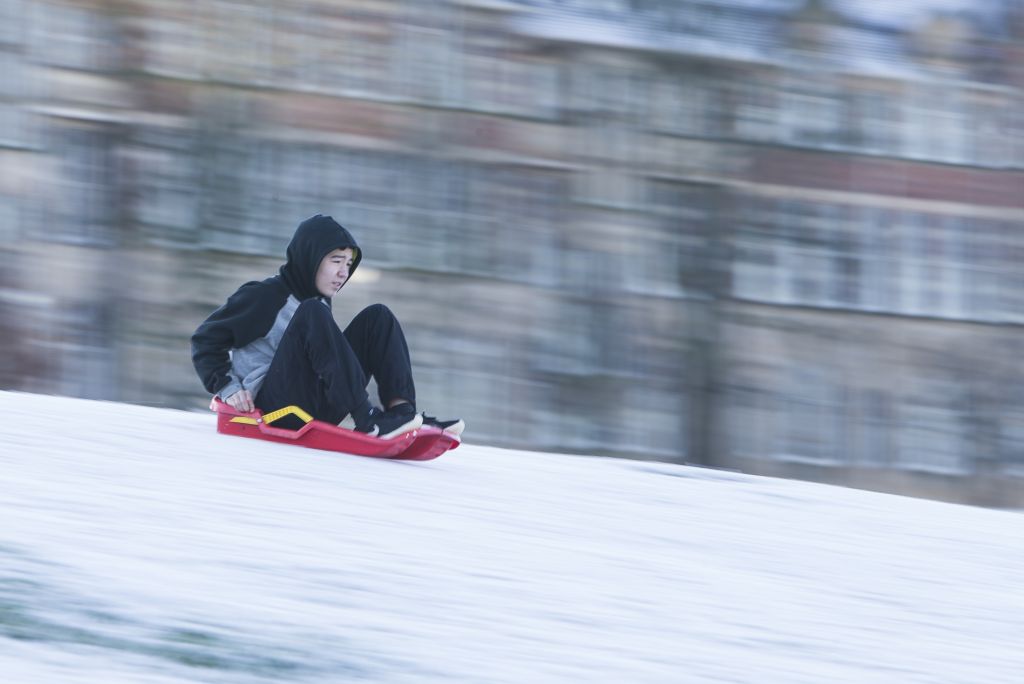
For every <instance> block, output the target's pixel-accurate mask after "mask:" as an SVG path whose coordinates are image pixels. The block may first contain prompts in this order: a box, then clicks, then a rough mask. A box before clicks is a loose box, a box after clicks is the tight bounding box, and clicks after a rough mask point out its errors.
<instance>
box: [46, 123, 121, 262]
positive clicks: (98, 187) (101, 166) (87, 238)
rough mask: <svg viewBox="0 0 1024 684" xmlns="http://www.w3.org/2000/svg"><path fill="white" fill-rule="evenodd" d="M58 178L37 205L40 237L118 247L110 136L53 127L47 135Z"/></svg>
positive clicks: (97, 131) (115, 175)
mask: <svg viewBox="0 0 1024 684" xmlns="http://www.w3.org/2000/svg"><path fill="white" fill-rule="evenodd" d="M50 139H51V148H52V149H51V154H52V158H53V159H54V161H55V163H56V169H57V170H56V177H55V180H54V183H53V184H52V185H51V186H50V187H49V188H48V189H47V192H46V193H45V194H44V195H43V196H40V197H38V199H39V200H40V202H41V206H40V213H41V214H42V216H43V221H44V222H43V223H42V225H44V226H46V230H45V231H44V232H42V233H41V234H40V235H39V237H41V238H43V239H47V240H55V241H59V242H70V243H74V244H85V245H97V246H108V245H112V244H114V243H115V242H116V232H115V228H116V226H115V222H116V210H117V190H118V183H119V174H118V172H117V171H118V169H117V165H116V163H115V156H114V140H115V137H114V134H113V133H112V132H110V131H107V130H104V129H99V128H54V129H52V130H51V132H50Z"/></svg>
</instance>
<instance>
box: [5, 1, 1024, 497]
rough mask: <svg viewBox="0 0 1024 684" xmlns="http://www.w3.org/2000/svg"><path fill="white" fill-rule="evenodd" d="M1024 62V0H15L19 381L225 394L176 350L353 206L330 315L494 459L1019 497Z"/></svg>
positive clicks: (13, 151) (179, 399) (12, 131)
mask: <svg viewBox="0 0 1024 684" xmlns="http://www.w3.org/2000/svg"><path fill="white" fill-rule="evenodd" d="M861 4H863V3H861ZM920 4H921V5H922V7H924V6H926V5H927V3H926V2H922V3H920ZM1022 39H1024V8H1022V6H1021V3H1020V2H1018V1H1017V0H990V1H988V2H983V3H976V4H974V5H973V6H971V7H970V8H969V9H967V10H965V11H961V12H946V13H943V12H938V11H926V10H924V9H922V10H921V11H918V12H915V13H912V14H909V15H906V16H904V17H886V16H878V15H874V16H873V15H870V14H865V13H863V12H857V11H854V10H852V9H848V8H847V7H846V6H845V5H844V3H842V2H838V1H837V2H829V1H826V0H806V1H804V0H757V1H755V0H707V1H700V2H697V1H695V2H672V1H668V0H578V1H575V2H574V1H559V2H555V1H554V0H551V1H548V0H532V1H525V0H524V1H516V2H513V1H504V0H447V1H438V0H432V1H429V2H428V1H427V0H359V1H356V0H353V1H347V2H316V1H312V2H301V3H299V2H285V1H283V0H279V1H276V2H258V3H238V2H228V1H224V0H204V1H202V2H200V1H199V0H187V1H184V2H182V1H175V2H170V1H161V0H96V1H93V2H60V3H58V2H28V1H26V0H0V64H2V65H3V68H2V69H0V122H2V125H0V235H2V236H3V238H4V240H3V242H2V243H0V244H2V245H3V246H2V247H0V249H2V250H3V252H4V255H3V256H4V257H5V262H6V264H7V265H8V266H7V268H5V269H4V272H3V273H4V275H3V276H2V279H0V294H2V296H0V325H2V326H3V328H4V330H5V337H6V341H5V343H4V344H5V351H6V352H7V353H6V354H4V359H3V362H2V364H3V365H0V382H2V386H3V387H7V388H18V389H28V390H32V391H50V392H59V393H65V394H72V395H77V396H85V397H95V398H109V399H117V400H124V401H134V402H141V403H153V404H159V405H170V406H177V407H199V406H202V405H204V403H205V397H204V396H203V395H202V388H201V387H200V385H199V383H198V381H197V379H196V378H195V375H194V372H193V371H192V368H191V365H190V363H189V359H188V350H187V345H188V336H189V335H190V333H191V332H192V330H193V329H194V328H195V326H196V325H197V324H198V322H199V321H201V320H202V319H203V318H204V317H205V316H206V315H207V314H208V313H209V311H211V310H212V309H213V308H214V307H215V306H217V305H219V304H220V303H221V302H222V301H223V300H224V298H225V297H226V296H227V295H228V294H230V292H231V291H233V289H234V288H235V287H236V286H237V285H238V284H239V283H241V282H243V281H245V280H250V279H257V278H262V277H265V276H266V275H269V274H271V273H272V272H274V271H275V270H276V267H277V266H278V265H279V264H280V261H281V256H282V254H283V250H284V246H285V245H286V244H287V240H288V238H289V237H290V235H291V232H292V230H293V229H294V226H295V225H296V224H297V223H298V222H299V221H300V220H301V219H302V218H304V217H306V216H308V215H310V214H313V213H318V212H320V213H329V214H332V215H333V216H335V217H336V218H338V219H339V221H341V222H342V223H343V224H344V225H346V226H348V227H349V228H350V229H351V230H352V231H353V233H354V234H355V235H356V236H357V239H359V241H360V242H361V244H363V245H364V248H365V251H366V261H365V262H364V264H365V266H364V268H363V271H364V272H363V273H361V281H357V282H354V283H353V284H352V286H350V287H349V288H346V290H345V294H344V296H342V297H339V298H338V299H337V300H336V301H335V306H334V309H335V314H336V316H337V318H338V319H339V321H345V320H347V319H348V318H350V317H351V316H352V315H353V314H354V313H355V312H356V311H358V310H359V308H361V307H362V306H364V305H366V304H369V303H372V302H373V301H384V302H386V303H388V304H389V305H390V306H391V307H392V308H393V309H395V311H396V312H397V313H398V314H399V316H400V318H401V319H402V320H403V322H404V323H405V326H406V328H407V333H408V335H409V337H410V342H411V346H412V349H413V355H414V358H413V360H414V363H415V365H416V367H417V372H418V385H419V387H420V390H421V398H420V403H421V405H422V406H423V407H424V408H427V409H428V410H430V411H432V412H442V413H443V412H446V411H448V410H452V411H455V412H459V413H461V414H462V415H464V416H465V417H466V418H467V421H468V422H470V424H471V425H472V431H473V434H474V438H475V439H477V440H478V441H483V442H492V443H497V444H506V445H512V446H521V447H530V448H542V449H562V450H570V451H582V452H591V453H592V452H602V453H614V454H623V455H635V456H639V457H645V458H661V459H667V460H683V459H685V460H688V461H691V462H700V463H705V464H708V465H715V466H721V467H739V468H743V469H744V470H747V471H752V472H763V473H770V474H782V475H798V476H801V477H812V478H816V479H826V480H833V479H834V480H837V481H844V482H853V483H857V484H862V485H865V486H873V487H883V488H889V489H895V490H898V491H913V492H924V493H928V494H933V495H936V496H944V497H954V498H961V499H969V500H977V501H983V502H986V503H1005V502H1006V501H1008V500H1009V499H1008V498H1007V497H1010V498H1012V497H1013V496H1014V494H1013V491H1014V490H1013V484H1012V483H1013V482H1014V481H1016V482H1017V483H1018V484H1019V479H1016V478H1019V477H1021V476H1024V389H1022V388H1024V370H1022V368H1021V363H1020V361H1019V358H1020V354H1019V351H1018V350H1019V349H1020V339H1021V333H1022V330H1024V267H1022V266H1021V263H1022V257H1024V117H1022V115H1021V112H1022V111H1024V49H1022ZM1007 483H1011V484H1007ZM1017 488H1018V489H1019V487H1017ZM964 492H966V493H964Z"/></svg>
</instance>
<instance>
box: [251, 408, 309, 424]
mask: <svg viewBox="0 0 1024 684" xmlns="http://www.w3.org/2000/svg"><path fill="white" fill-rule="evenodd" d="M285 416H298V417H299V420H301V421H302V422H303V423H308V422H309V421H311V420H313V416H311V415H309V414H308V413H306V412H305V411H303V410H302V409H300V408H299V407H298V406H285V407H284V408H283V409H278V410H276V411H271V412H270V413H267V414H266V415H264V416H263V423H264V424H266V425H269V424H270V423H273V422H274V421H275V420H279V419H281V418H284V417H285ZM253 422H256V421H253Z"/></svg>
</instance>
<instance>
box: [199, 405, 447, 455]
mask: <svg viewBox="0 0 1024 684" xmlns="http://www.w3.org/2000/svg"><path fill="white" fill-rule="evenodd" d="M210 408H211V409H212V410H214V411H216V412H217V432H220V433H222V434H225V435H235V436H238V437H250V438H252V439H262V440H266V441H268V442H281V443H283V444H296V445H299V446H304V447H309V448H311V449H323V450H324V451H339V452H342V453H346V454H353V455H355V456H370V457H373V458H390V459H395V460H404V461H429V460H431V459H434V458H437V457H438V456H440V455H441V454H443V453H444V452H446V451H448V450H449V449H454V448H456V447H457V446H459V444H460V442H459V439H458V438H456V437H453V436H452V435H449V434H448V433H446V432H443V431H442V430H441V429H440V428H436V427H421V428H419V429H416V430H413V431H412V432H407V433H405V434H404V435H399V436H398V437H394V438H392V439H378V438H377V437H370V436H369V435H364V434H363V433H361V432H356V431H355V430H346V429H345V428H341V427H338V426H337V425H331V424H330V423H325V422H323V421H320V420H314V419H313V417H312V416H310V415H309V414H308V413H306V412H305V411H303V410H302V409H300V408H299V407H298V406H288V407H285V408H283V409H280V410H278V411H274V412H273V413H268V414H267V415H266V416H264V415H263V414H262V413H261V412H260V410H259V409H256V410H255V411H250V412H249V413H243V412H241V411H236V410H235V409H233V408H232V407H231V406H228V405H227V404H225V403H224V402H222V401H221V400H220V399H217V398H216V397H215V398H214V399H213V401H211V402H210ZM287 415H295V416H298V417H299V418H300V419H301V420H302V421H303V422H305V423H306V424H305V425H303V426H302V427H301V428H299V429H298V430H285V429H283V428H276V427H272V426H271V425H270V423H273V422H274V421H275V420H278V419H279V418H283V417H284V416H287Z"/></svg>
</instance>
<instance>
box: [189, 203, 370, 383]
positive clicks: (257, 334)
mask: <svg viewBox="0 0 1024 684" xmlns="http://www.w3.org/2000/svg"><path fill="white" fill-rule="evenodd" d="M349 247H351V248H352V251H353V258H352V266H351V268H350V269H349V278H350V279H351V277H352V274H353V273H355V270H356V267H357V266H359V262H360V261H361V260H362V256H363V253H362V250H360V249H359V246H358V245H357V244H356V241H355V239H354V238H353V237H352V235H351V234H350V233H349V232H348V231H347V230H345V228H343V227H342V226H341V225H340V224H339V223H337V222H336V221H335V220H334V219H333V218H331V217H330V216H322V215H320V214H317V215H316V216H313V217H312V218H308V219H306V220H305V221H303V222H302V223H301V224H299V227H298V228H297V229H296V230H295V235H294V236H293V237H292V241H291V242H290V243H289V244H288V251H287V262H286V263H285V264H284V265H283V266H281V269H280V271H279V272H278V275H276V276H273V277H271V278H267V279H266V280H263V281H259V282H257V281H252V282H248V283H246V284H244V285H242V286H241V287H240V288H238V290H237V291H236V292H235V293H234V294H233V295H231V296H230V297H228V300H227V302H225V303H224V305H223V306H221V307H220V308H219V309H217V310H216V311H214V312H213V313H212V314H210V316H209V317H208V318H207V319H206V320H205V321H203V323H202V325H200V326H199V327H198V328H197V329H196V331H195V333H194V334H193V335H192V365H193V366H195V369H196V373H198V374H199V379H200V380H202V381H203V387H205V388H206V391H207V392H209V393H210V394H216V395H219V396H220V397H222V398H227V397H230V396H231V395H232V394H234V393H235V392H237V391H238V390H241V389H248V390H249V391H250V392H252V394H253V396H254V397H255V396H256V394H257V392H259V388H260V386H261V385H262V383H263V378H264V377H265V376H266V372H267V369H268V368H269V367H270V362H271V360H272V359H273V357H274V353H275V352H276V351H277V345H278V344H279V343H280V341H281V337H282V336H283V335H284V331H285V329H287V327H288V323H289V321H291V317H292V315H293V314H294V313H295V310H296V309H297V308H298V306H299V303H300V302H303V301H305V300H307V299H311V298H314V297H316V298H319V299H321V300H322V301H323V302H324V304H326V305H327V306H330V304H331V300H330V298H329V297H324V296H323V295H321V294H320V292H318V291H317V289H316V272H317V269H318V268H319V267H320V262H321V261H322V260H323V258H324V256H326V255H327V254H328V253H329V252H331V251H333V250H335V249H345V248H349ZM346 282H347V281H346Z"/></svg>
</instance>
